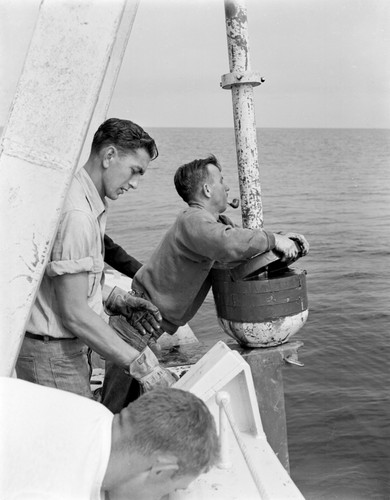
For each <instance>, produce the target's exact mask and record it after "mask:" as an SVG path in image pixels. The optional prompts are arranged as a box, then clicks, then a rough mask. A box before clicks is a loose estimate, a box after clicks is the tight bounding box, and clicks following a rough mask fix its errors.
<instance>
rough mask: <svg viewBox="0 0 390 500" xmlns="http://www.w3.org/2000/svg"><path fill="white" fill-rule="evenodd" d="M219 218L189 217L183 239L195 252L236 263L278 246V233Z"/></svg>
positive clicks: (207, 215) (206, 216) (210, 216)
mask: <svg viewBox="0 0 390 500" xmlns="http://www.w3.org/2000/svg"><path fill="white" fill-rule="evenodd" d="M224 222H225V221H223V222H222V221H216V220H215V219H214V217H213V216H212V215H211V214H207V213H204V212H203V213H202V215H201V216H196V217H189V218H187V219H186V220H185V224H184V227H183V236H184V242H185V244H186V245H187V246H188V248H189V249H191V250H192V251H194V252H196V253H198V254H200V255H203V256H205V257H208V258H209V259H212V260H216V261H219V262H234V261H237V260H244V259H249V258H250V257H253V256H254V255H257V254H259V253H264V252H267V251H268V250H272V249H273V248H275V236H274V234H273V233H272V232H270V231H265V230H263V229H245V228H242V227H237V226H236V227H234V226H233V225H231V224H225V223H224Z"/></svg>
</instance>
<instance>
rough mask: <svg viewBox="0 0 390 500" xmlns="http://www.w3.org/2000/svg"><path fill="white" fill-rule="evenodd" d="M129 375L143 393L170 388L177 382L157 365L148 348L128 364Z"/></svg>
mask: <svg viewBox="0 0 390 500" xmlns="http://www.w3.org/2000/svg"><path fill="white" fill-rule="evenodd" d="M129 373H130V375H131V376H132V377H134V378H135V379H136V380H138V382H139V383H140V384H141V387H142V388H143V390H144V391H145V392H146V391H150V390H151V389H153V388H154V387H170V386H171V385H172V384H174V383H175V382H176V380H177V379H176V377H174V376H173V374H172V373H171V372H170V371H169V370H168V369H167V368H164V367H162V366H161V365H160V364H159V362H158V359H157V358H156V356H155V355H154V354H153V352H152V351H151V350H150V349H149V347H145V349H143V351H141V353H140V354H139V356H137V357H136V358H135V359H134V360H133V361H132V362H131V363H130V366H129Z"/></svg>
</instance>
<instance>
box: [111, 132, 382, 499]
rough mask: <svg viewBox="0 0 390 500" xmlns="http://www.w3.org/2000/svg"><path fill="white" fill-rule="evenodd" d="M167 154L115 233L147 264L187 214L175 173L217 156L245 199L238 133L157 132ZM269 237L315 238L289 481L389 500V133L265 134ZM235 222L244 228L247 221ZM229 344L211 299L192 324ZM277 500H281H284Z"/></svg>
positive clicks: (288, 387)
mask: <svg viewBox="0 0 390 500" xmlns="http://www.w3.org/2000/svg"><path fill="white" fill-rule="evenodd" d="M148 132H150V133H151V135H152V136H153V137H154V138H155V139H156V141H157V144H158V146H159V150H160V156H159V158H158V159H157V160H156V161H155V162H153V163H152V164H151V166H150V167H149V169H148V171H147V173H146V175H145V176H144V178H143V179H142V181H141V183H140V185H139V188H138V190H137V191H134V192H131V193H130V194H127V195H125V196H123V197H121V198H120V199H119V200H118V201H116V202H114V203H112V204H111V212H110V215H109V222H108V228H107V233H108V234H109V235H110V236H111V237H113V238H114V239H115V240H116V241H117V242H118V243H120V244H122V245H123V246H124V248H126V249H127V251H128V252H129V253H131V254H132V255H134V256H135V257H137V258H138V259H139V260H141V261H143V262H144V261H146V260H147V259H148V258H149V256H150V254H151V252H152V250H153V248H154V247H155V246H156V244H157V242H158V241H159V239H160V238H161V237H162V235H163V234H164V232H165V231H166V229H167V228H168V227H169V225H170V224H171V223H172V222H173V220H174V218H175V216H176V214H177V212H178V211H179V210H180V209H181V208H183V207H184V203H183V202H182V201H181V200H180V199H179V197H178V195H177V194H176V192H175V189H174V185H173V174H174V172H175V170H176V168H177V167H178V166H179V165H181V164H182V163H186V162H188V161H190V160H192V159H194V158H200V157H205V156H206V155H208V154H209V153H214V154H215V155H216V156H217V157H218V159H219V160H220V161H221V163H222V165H223V171H224V177H225V178H226V179H227V181H228V184H229V185H230V187H231V191H230V192H231V197H234V196H237V195H238V193H239V192H238V179H237V169H236V156H235V143H234V132H233V131H232V130H230V129H150V130H148ZM258 141H259V157H260V178H261V187H262V201H263V206H264V227H265V228H268V229H270V230H273V231H281V230H291V231H299V232H302V233H303V234H305V235H306V237H307V239H308V240H309V242H310V245H311V250H310V255H308V256H307V257H305V258H304V259H302V260H301V261H300V263H299V266H297V267H300V268H304V269H306V270H307V280H308V294H309V307H310V313H309V318H308V321H307V323H306V325H305V326H304V328H303V329H302V330H301V331H300V332H299V333H297V334H296V336H295V337H294V340H301V341H303V343H304V346H303V347H301V348H300V350H299V358H300V360H301V361H302V362H304V365H305V366H304V367H303V368H299V367H286V368H285V369H284V371H283V373H284V384H285V398H286V411H287V425H288V439H289V453H290V467H291V475H292V477H293V479H294V481H295V482H296V484H297V485H298V487H299V488H300V490H301V491H302V493H303V494H304V496H305V497H306V498H307V499H313V500H320V499H321V500H322V499H323V500H330V499H340V500H374V499H378V500H379V499H390V389H389V385H390V329H389V323H390V322H389V319H390V312H389V300H390V280H389V278H390V259H389V249H390V227H389V226H390V224H389V222H390V130H345V129H343V130H336V129H265V130H259V131H258ZM227 214H228V215H229V216H231V217H232V218H233V219H234V220H235V221H236V222H238V223H240V221H241V214H240V211H239V210H237V211H234V210H233V209H230V208H229V209H228V211H227ZM191 326H192V328H193V330H194V332H195V333H196V335H197V336H198V337H199V339H211V338H215V340H216V341H217V340H227V337H226V336H225V334H224V333H223V332H222V330H221V329H220V327H219V326H218V323H217V319H216V315H215V311H214V304H213V299H212V296H211V295H210V296H208V298H207V300H206V302H205V304H204V305H203V306H202V308H201V310H200V311H199V312H198V314H197V316H196V317H195V318H194V319H193V320H192V322H191ZM275 500H276V499H275Z"/></svg>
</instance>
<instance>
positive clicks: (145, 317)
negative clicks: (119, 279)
mask: <svg viewBox="0 0 390 500" xmlns="http://www.w3.org/2000/svg"><path fill="white" fill-rule="evenodd" d="M104 307H105V311H106V313H107V314H108V315H109V316H115V315H118V314H121V315H122V316H124V317H125V318H126V319H127V321H128V323H129V324H130V325H131V326H132V327H133V328H135V329H136V330H137V331H138V332H139V333H140V334H141V335H145V334H147V333H150V334H152V335H153V336H156V337H157V338H158V337H159V336H160V335H161V331H160V330H161V329H160V323H161V321H162V317H161V314H160V311H159V310H158V309H157V307H156V306H154V305H153V304H152V303H151V302H149V301H148V300H146V299H144V298H141V297H137V296H136V295H135V292H133V291H130V292H126V291H125V290H122V289H121V288H119V287H117V286H116V287H114V288H113V289H112V291H111V293H110V295H109V296H108V298H107V300H106V302H105V304H104Z"/></svg>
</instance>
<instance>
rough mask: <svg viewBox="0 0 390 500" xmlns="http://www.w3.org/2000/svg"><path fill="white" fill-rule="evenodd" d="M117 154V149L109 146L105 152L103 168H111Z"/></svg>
mask: <svg viewBox="0 0 390 500" xmlns="http://www.w3.org/2000/svg"><path fill="white" fill-rule="evenodd" d="M116 154H117V151H116V148H114V146H108V147H107V148H105V149H104V150H103V162H102V163H103V167H104V168H108V167H109V166H110V161H111V159H112V158H114V156H115V155H116Z"/></svg>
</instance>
